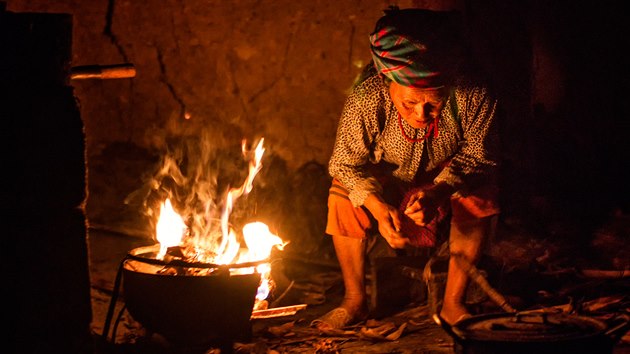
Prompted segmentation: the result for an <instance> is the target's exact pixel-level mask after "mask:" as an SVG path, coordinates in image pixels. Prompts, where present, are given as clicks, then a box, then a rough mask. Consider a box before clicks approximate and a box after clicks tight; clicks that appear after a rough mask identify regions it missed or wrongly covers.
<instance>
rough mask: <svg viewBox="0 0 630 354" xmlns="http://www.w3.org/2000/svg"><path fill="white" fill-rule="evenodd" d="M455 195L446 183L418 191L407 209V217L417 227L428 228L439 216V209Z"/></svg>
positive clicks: (410, 199) (411, 198)
mask: <svg viewBox="0 0 630 354" xmlns="http://www.w3.org/2000/svg"><path fill="white" fill-rule="evenodd" d="M453 193H454V190H453V188H452V187H451V186H449V185H448V184H446V183H441V184H436V185H434V186H432V187H431V188H427V189H425V190H421V191H418V192H417V193H415V194H413V195H412V196H411V197H410V198H409V202H408V203H407V206H406V208H405V215H407V216H408V217H409V218H410V219H411V220H413V222H414V223H415V224H416V225H420V226H426V225H427V224H428V223H430V222H431V220H433V219H434V218H435V217H436V216H437V215H438V207H439V206H440V205H442V204H444V203H445V202H446V200H447V199H448V198H450V196H451V195H452V194H453Z"/></svg>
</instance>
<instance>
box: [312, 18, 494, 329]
mask: <svg viewBox="0 0 630 354" xmlns="http://www.w3.org/2000/svg"><path fill="white" fill-rule="evenodd" d="M460 38H461V36H460V31H459V30H458V16H457V14H456V13H453V12H433V11H428V10H420V9H405V10H399V9H397V8H392V9H390V10H388V11H386V14H385V16H383V17H382V18H381V19H380V20H379V21H378V22H377V24H376V28H375V30H374V32H373V33H372V34H371V35H370V43H371V52H372V57H373V63H372V64H373V65H372V66H371V70H367V71H366V72H365V75H363V77H362V78H361V80H360V81H359V82H357V84H356V85H355V87H354V89H353V91H352V93H351V94H350V95H349V97H348V98H347V100H346V103H345V106H344V109H343V112H342V115H341V119H340V121H339V126H338V130H337V136H336V141H335V145H334V149H333V153H332V157H331V159H330V162H329V172H330V175H331V176H332V177H333V183H332V186H331V188H330V193H329V199H328V220H327V227H326V233H327V234H329V235H331V236H332V239H333V244H334V247H335V252H336V255H337V258H338V260H339V263H340V266H341V271H342V276H343V281H344V287H345V294H344V298H343V301H342V303H341V304H340V305H339V307H337V308H335V309H334V310H332V311H330V312H329V313H327V314H325V315H324V316H322V317H321V318H318V319H316V320H315V321H313V322H312V324H311V325H312V326H313V327H317V328H319V329H321V330H327V329H338V328H342V327H344V326H347V325H350V324H353V323H356V322H359V321H361V320H364V319H366V318H367V316H368V305H367V296H366V290H365V280H364V279H365V261H366V239H367V238H368V237H371V236H373V235H374V232H371V230H373V229H374V228H375V227H376V226H377V227H378V234H380V236H382V237H383V238H385V240H386V241H387V243H388V244H389V245H390V246H391V247H392V248H395V249H400V248H405V247H408V246H416V247H423V246H432V245H433V243H434V242H435V238H434V237H435V236H434V235H435V232H436V230H435V229H436V228H437V227H439V225H445V226H446V227H447V232H448V237H449V250H450V255H451V258H450V261H449V268H448V274H447V282H446V289H445V293H444V298H443V301H442V306H441V310H440V313H439V315H440V317H441V318H442V319H443V320H444V321H446V322H448V323H450V324H454V323H455V322H457V321H458V320H461V319H462V318H464V317H467V316H470V314H469V312H468V310H467V308H466V306H465V302H464V300H465V294H466V289H467V286H468V282H469V278H468V276H467V274H466V272H465V269H464V268H463V267H462V264H461V263H459V262H458V261H457V258H461V259H463V260H465V261H467V262H470V263H472V264H475V262H477V260H478V259H479V257H480V255H481V253H482V247H483V244H484V241H485V240H486V239H487V238H488V236H489V235H490V234H491V233H492V232H493V230H494V226H495V225H496V219H497V215H498V213H499V206H498V202H497V197H498V189H497V186H496V182H497V168H498V161H497V148H498V136H497V126H496V125H497V124H496V123H497V122H496V120H495V115H496V110H497V101H496V100H495V98H493V97H492V95H491V94H490V92H489V90H488V88H487V87H486V86H485V85H482V84H481V81H479V80H478V79H477V78H475V77H474V75H471V74H472V73H473V72H474V71H471V70H470V65H468V64H470V62H469V61H468V60H467V57H466V56H465V53H466V51H465V50H464V48H465V47H464V46H461V45H460V43H461V42H460ZM443 221H446V222H443ZM454 256H457V257H454Z"/></svg>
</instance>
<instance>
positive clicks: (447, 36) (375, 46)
mask: <svg viewBox="0 0 630 354" xmlns="http://www.w3.org/2000/svg"><path fill="white" fill-rule="evenodd" d="M453 17H454V13H452V12H434V11H429V10H419V9H405V10H390V11H389V12H387V14H386V15H385V16H383V17H382V18H381V19H380V20H379V21H378V22H377V25H376V29H375V30H374V32H373V33H372V34H371V35H370V47H371V51H372V59H373V60H374V65H375V67H376V69H377V70H378V71H379V72H380V73H381V74H382V75H385V76H386V77H388V78H389V79H390V80H392V81H394V82H396V83H398V84H400V85H403V86H412V87H436V86H442V85H443V79H444V77H445V74H446V72H448V71H451V68H448V67H447V66H448V64H447V63H450V62H452V61H453V59H454V58H452V57H453V55H452V52H451V49H453V48H454V47H452V44H453V41H454V40H456V39H457V35H456V32H454V30H455V29H456V28H455V27H454V26H453V21H452V19H453ZM445 64H446V65H445Z"/></svg>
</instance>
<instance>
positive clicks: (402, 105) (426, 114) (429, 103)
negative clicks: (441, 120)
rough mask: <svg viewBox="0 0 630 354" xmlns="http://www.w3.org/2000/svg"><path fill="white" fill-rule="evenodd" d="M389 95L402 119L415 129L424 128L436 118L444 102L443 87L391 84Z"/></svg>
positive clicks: (444, 91)
mask: <svg viewBox="0 0 630 354" xmlns="http://www.w3.org/2000/svg"><path fill="white" fill-rule="evenodd" d="M389 95H390V97H391V98H392V101H393V102H394V106H396V109H397V110H398V112H399V113H400V115H401V116H402V118H403V119H404V120H405V121H406V122H407V123H408V124H409V125H411V126H412V127H414V128H416V129H420V128H426V127H427V126H428V125H429V123H431V121H433V120H434V119H435V118H437V117H438V116H439V115H440V112H441V111H442V108H443V107H444V102H445V101H446V90H445V89H444V87H436V88H417V87H407V86H402V85H399V84H397V83H395V82H392V83H391V84H390V85H389Z"/></svg>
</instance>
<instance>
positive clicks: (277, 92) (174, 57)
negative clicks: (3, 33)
mask: <svg viewBox="0 0 630 354" xmlns="http://www.w3.org/2000/svg"><path fill="white" fill-rule="evenodd" d="M392 3H397V4H398V5H399V6H400V7H401V8H406V7H425V8H433V9H449V8H454V7H456V1H446V0H444V1H400V2H391V1H383V0H369V1H358V0H343V1H307V2H296V1H288V0H281V1H202V0H186V1H183V0H151V1H129V0H128V1H121V0H110V1H107V0H98V1H97V0H95V1H72V0H64V1H55V2H49V1H21V0H10V1H6V4H7V6H6V7H7V11H13V12H41V13H68V14H71V15H72V16H73V19H74V29H73V57H72V63H71V66H82V65H110V64H120V63H132V64H133V65H134V66H135V68H136V76H135V77H134V78H132V79H117V80H74V81H72V82H70V84H71V85H72V86H73V87H74V88H75V95H76V96H77V99H78V101H79V102H80V109H81V115H82V118H83V120H84V126H85V132H86V137H87V141H86V146H87V147H86V149H87V152H86V153H87V161H88V169H89V171H88V178H89V187H88V189H89V196H88V203H87V211H88V216H89V219H90V224H91V225H92V226H93V227H104V228H107V229H114V230H118V231H122V232H125V233H131V234H140V235H142V234H144V233H145V231H146V230H144V229H145V227H144V225H143V223H144V220H142V216H140V214H141V213H142V212H143V211H140V210H137V209H134V208H135V206H129V205H127V204H125V198H126V197H127V196H128V195H129V193H132V192H134V190H136V189H137V188H140V187H141V185H142V183H143V181H144V178H145V177H146V176H145V175H146V174H148V173H150V172H151V171H152V170H153V168H154V164H155V163H156V162H157V161H158V160H159V158H160V156H161V155H162V154H163V153H164V152H165V151H167V149H170V148H172V146H173V144H174V143H175V142H181V141H186V140H187V139H188V138H190V137H192V138H194V137H198V136H199V135H200V132H202V131H203V132H204V133H205V134H206V135H205V136H207V139H206V141H205V143H207V144H208V145H209V146H211V147H216V149H231V148H233V147H235V146H238V145H239V144H240V142H241V140H242V139H247V140H248V141H254V140H255V139H258V138H259V137H264V138H265V147H266V154H267V155H268V156H271V155H274V156H276V158H279V159H281V160H282V161H284V163H285V164H286V167H287V171H288V173H292V172H294V171H296V170H298V169H299V168H300V167H302V166H304V165H305V164H309V163H318V164H320V165H322V166H324V165H326V163H327V161H328V157H329V155H330V152H331V151H332V146H333V142H334V137H335V131H336V124H337V120H338V117H339V114H340V112H341V109H342V105H343V101H344V99H345V97H346V95H347V93H348V92H349V89H350V86H351V85H352V82H353V80H354V79H355V77H356V76H357V75H358V74H359V72H360V70H361V69H362V67H363V65H365V64H366V63H367V62H368V61H369V60H370V54H369V50H368V35H369V33H370V32H371V30H372V28H373V26H374V23H375V21H376V19H378V18H379V17H380V16H381V15H382V10H383V9H385V8H387V7H388V6H389V5H390V4H392ZM324 207H325V206H324ZM138 218H141V220H140V221H138Z"/></svg>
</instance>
